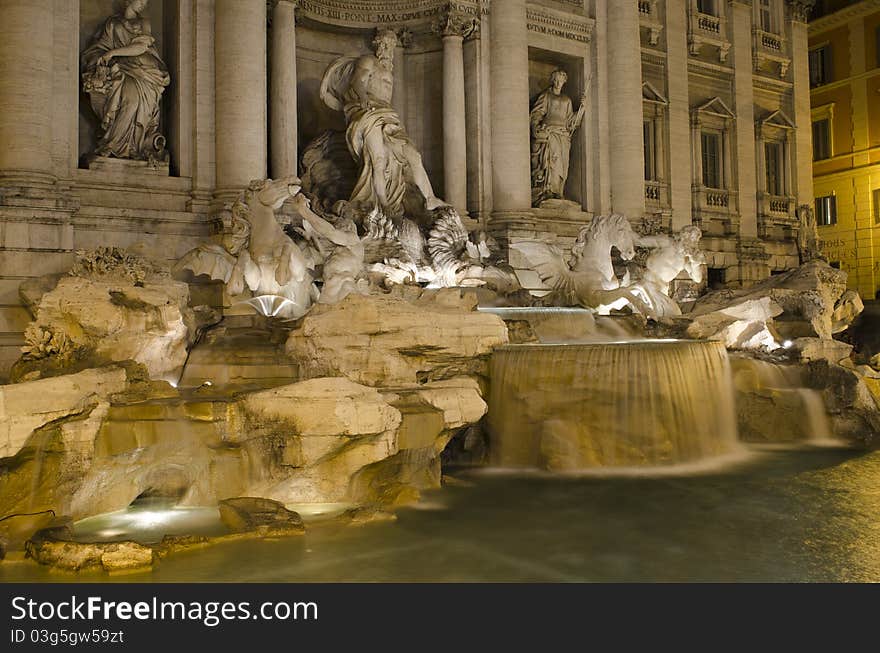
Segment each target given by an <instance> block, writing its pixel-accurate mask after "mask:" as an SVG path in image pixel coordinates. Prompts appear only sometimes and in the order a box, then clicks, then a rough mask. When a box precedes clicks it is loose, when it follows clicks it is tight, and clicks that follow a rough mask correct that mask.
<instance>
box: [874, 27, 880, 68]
mask: <svg viewBox="0 0 880 653" xmlns="http://www.w3.org/2000/svg"><path fill="white" fill-rule="evenodd" d="M874 55H875V57H874V58H875V59H876V60H877V61H876V62H875V63H876V65H877V67H878V68H880V25H878V26H877V28H876V29H875V30H874Z"/></svg>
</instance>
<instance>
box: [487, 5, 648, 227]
mask: <svg viewBox="0 0 880 653" xmlns="http://www.w3.org/2000/svg"><path fill="white" fill-rule="evenodd" d="M489 30H490V31H489V47H490V58H491V64H490V77H491V79H490V83H491V85H492V107H491V109H492V117H491V122H492V201H493V212H495V213H498V212H500V213H504V212H510V211H525V210H528V209H529V208H531V205H532V189H531V167H530V166H531V164H530V162H529V75H528V71H529V50H528V24H527V21H526V0H495V1H494V2H493V3H492V8H491V13H490V20H489ZM640 110H641V109H640ZM639 133H641V130H640V131H639Z"/></svg>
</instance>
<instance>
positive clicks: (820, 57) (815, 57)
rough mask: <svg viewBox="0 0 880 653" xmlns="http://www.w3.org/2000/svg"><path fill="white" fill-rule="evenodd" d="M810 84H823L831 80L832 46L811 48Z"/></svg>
mask: <svg viewBox="0 0 880 653" xmlns="http://www.w3.org/2000/svg"><path fill="white" fill-rule="evenodd" d="M809 58H810V86H811V87H812V86H821V85H822V84H827V83H828V82H830V81H831V46H830V45H823V46H822V47H819V48H813V49H812V50H810V54H809Z"/></svg>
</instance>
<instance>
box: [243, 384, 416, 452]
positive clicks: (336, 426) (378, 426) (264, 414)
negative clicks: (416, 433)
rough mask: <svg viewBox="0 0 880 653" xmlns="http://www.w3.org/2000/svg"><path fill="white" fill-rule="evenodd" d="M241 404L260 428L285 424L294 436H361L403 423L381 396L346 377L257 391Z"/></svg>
mask: <svg viewBox="0 0 880 653" xmlns="http://www.w3.org/2000/svg"><path fill="white" fill-rule="evenodd" d="M242 405H243V407H244V410H245V413H246V415H247V416H248V418H249V419H250V420H252V422H253V423H254V424H255V425H256V427H257V428H261V426H260V425H267V426H264V427H262V428H269V429H273V430H275V429H276V427H277V426H278V425H283V428H284V429H285V431H284V433H285V435H287V436H291V437H292V436H300V437H318V438H320V437H342V436H348V437H359V436H363V435H374V434H377V433H383V432H386V431H391V430H393V429H396V428H397V427H398V426H399V425H400V413H399V412H398V411H397V410H396V409H394V408H392V407H391V406H389V405H388V404H387V403H386V402H385V400H384V399H383V398H382V395H380V394H379V393H378V392H377V391H376V390H374V389H372V388H367V387H364V386H362V385H358V384H357V383H353V382H351V381H349V380H348V379H345V378H322V379H311V380H308V381H302V382H300V383H294V384H292V385H286V386H281V387H280V388H272V389H270V390H263V391H261V392H254V393H252V394H249V395H247V396H245V397H244V399H243V400H242ZM242 435H243V436H244V437H248V434H247V433H244V434H242Z"/></svg>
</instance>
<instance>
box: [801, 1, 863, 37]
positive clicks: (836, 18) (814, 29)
mask: <svg viewBox="0 0 880 653" xmlns="http://www.w3.org/2000/svg"><path fill="white" fill-rule="evenodd" d="M876 11H880V0H862V2H859V3H858V4H854V5H852V6H850V7H844V8H843V9H838V10H837V11H835V12H834V13H833V14H828V15H827V16H822V18H817V19H816V20H813V21H810V24H809V25H808V29H809V34H810V36H813V35H816V34H821V33H822V32H826V31H828V30H830V29H834V28H835V27H841V26H843V25H846V24H847V23H848V22H849V21H851V20H853V19H856V18H864V17H865V16H867V15H869V14H872V13H874V12H876Z"/></svg>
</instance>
